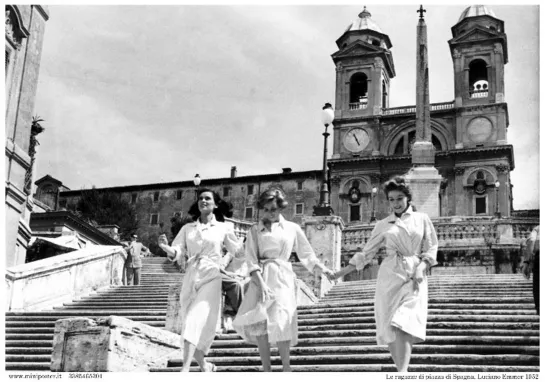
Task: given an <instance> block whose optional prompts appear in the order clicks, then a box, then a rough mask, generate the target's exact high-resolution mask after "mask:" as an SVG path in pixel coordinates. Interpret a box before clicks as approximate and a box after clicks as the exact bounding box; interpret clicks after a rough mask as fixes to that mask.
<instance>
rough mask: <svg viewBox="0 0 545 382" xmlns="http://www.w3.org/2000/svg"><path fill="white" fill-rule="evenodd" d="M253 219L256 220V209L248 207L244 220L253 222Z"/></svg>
mask: <svg viewBox="0 0 545 382" xmlns="http://www.w3.org/2000/svg"><path fill="white" fill-rule="evenodd" d="M253 218H254V208H253V207H246V211H245V213H244V219H246V220H252V219H253Z"/></svg>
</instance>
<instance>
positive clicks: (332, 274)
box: [322, 268, 337, 281]
mask: <svg viewBox="0 0 545 382" xmlns="http://www.w3.org/2000/svg"><path fill="white" fill-rule="evenodd" d="M322 274H324V275H325V276H326V277H327V279H328V280H329V281H335V280H336V279H337V278H336V277H335V272H333V271H332V270H331V269H329V268H324V269H323V270H322Z"/></svg>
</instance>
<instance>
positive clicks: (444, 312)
mask: <svg viewBox="0 0 545 382" xmlns="http://www.w3.org/2000/svg"><path fill="white" fill-rule="evenodd" d="M347 314H350V316H351V317H354V316H358V317H366V316H372V317H374V315H375V312H374V310H371V309H370V310H363V309H362V310H358V311H351V312H342V313H315V314H308V313H307V314H301V315H300V317H301V318H302V319H305V320H306V319H308V320H310V319H314V318H326V317H328V318H338V317H346V315H347ZM452 315H491V316H495V315H534V316H535V315H536V312H535V310H534V311H532V310H477V309H475V310H469V309H468V310H456V309H428V317H429V316H452Z"/></svg>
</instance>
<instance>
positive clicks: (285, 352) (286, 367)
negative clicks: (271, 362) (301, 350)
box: [278, 341, 291, 372]
mask: <svg viewBox="0 0 545 382" xmlns="http://www.w3.org/2000/svg"><path fill="white" fill-rule="evenodd" d="M278 352H279V353H280V359H281V360H282V371H284V372H286V371H291V366H290V341H278Z"/></svg>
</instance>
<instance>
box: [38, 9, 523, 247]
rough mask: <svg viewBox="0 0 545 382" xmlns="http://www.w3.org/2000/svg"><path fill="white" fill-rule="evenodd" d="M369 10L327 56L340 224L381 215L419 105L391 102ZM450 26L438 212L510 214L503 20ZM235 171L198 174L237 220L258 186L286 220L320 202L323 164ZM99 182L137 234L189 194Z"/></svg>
mask: <svg viewBox="0 0 545 382" xmlns="http://www.w3.org/2000/svg"><path fill="white" fill-rule="evenodd" d="M371 16H372V15H371V13H370V12H368V11H367V9H364V10H363V11H362V12H361V13H360V14H359V15H358V18H357V20H356V21H355V22H353V23H352V24H350V25H349V27H348V28H347V29H346V31H345V32H344V33H343V34H342V35H341V36H340V37H339V38H338V39H337V41H336V43H337V46H338V51H337V52H335V53H334V54H333V55H332V59H333V63H334V65H335V73H336V95H335V111H334V112H335V119H334V121H333V134H332V138H333V153H332V155H331V157H330V158H329V159H328V160H327V164H328V167H329V177H328V179H329V181H330V184H329V190H330V192H331V197H330V199H331V207H332V209H333V212H334V215H337V216H340V217H341V218H342V219H343V221H344V222H345V224H346V225H347V226H353V225H362V224H368V223H370V222H372V221H374V220H375V219H377V220H378V219H381V218H383V217H385V216H386V215H388V213H389V211H388V203H387V201H386V199H385V196H384V195H383V193H382V191H381V184H382V183H383V182H384V181H386V180H387V179H389V178H391V177H392V176H395V175H404V174H406V173H407V172H408V170H409V169H410V168H411V167H412V163H411V147H412V144H413V142H414V141H415V129H416V128H415V123H416V121H415V110H416V107H415V106H403V107H393V108H392V107H390V105H389V96H390V84H391V81H392V80H393V79H394V78H395V75H396V73H395V67H394V57H393V54H392V52H391V51H390V49H391V47H392V43H391V41H390V39H389V37H388V35H387V34H386V33H384V32H383V31H382V30H381V29H380V27H379V26H378V24H377V23H376V22H375V21H374V20H373V19H372V17H371ZM451 30H452V39H450V40H449V41H448V44H449V46H450V52H451V56H452V64H453V68H454V76H453V78H452V81H454V85H455V86H454V88H455V94H454V100H450V101H446V102H442V103H436V104H431V105H430V116H431V141H432V143H433V146H434V148H435V168H437V170H438V171H439V174H440V175H441V177H442V181H441V187H440V191H439V205H440V208H439V215H440V216H481V215H482V216H494V215H497V216H498V215H501V216H503V217H509V216H510V215H511V212H512V185H511V181H510V172H511V171H512V170H513V169H514V158H513V147H512V145H510V144H508V142H507V140H506V133H507V128H508V125H509V116H508V108H507V104H506V103H505V101H504V94H505V93H504V92H505V90H504V65H505V64H507V61H508V60H507V59H508V52H507V36H506V33H505V28H504V23H503V21H502V20H500V19H498V18H497V17H496V16H495V15H494V13H493V11H492V10H490V9H489V8H488V7H485V6H471V7H468V8H467V9H466V10H465V11H464V12H463V13H462V15H461V16H460V19H459V21H458V23H456V25H454V26H452V28H451ZM445 43H447V42H445ZM432 69H433V68H432ZM234 171H235V174H233V169H232V171H231V176H230V177H226V178H219V179H210V180H207V179H204V180H203V182H202V184H201V186H205V187H209V188H212V189H214V190H216V191H218V192H219V194H220V196H222V197H224V198H225V199H227V200H229V201H231V202H232V203H233V205H234V207H235V216H234V217H235V218H236V219H240V220H250V221H255V220H257V219H258V218H259V212H258V211H257V208H256V203H255V202H256V199H257V195H259V193H260V192H262V191H264V190H265V189H267V188H268V187H271V186H275V187H280V188H282V189H284V190H285V191H286V194H287V196H288V200H289V202H290V207H289V211H286V213H285V216H286V218H288V219H290V220H294V221H296V222H299V223H300V221H301V218H302V216H304V215H311V214H312V208H313V207H314V206H316V205H317V204H318V201H319V196H320V185H321V181H322V171H321V170H316V171H304V172H292V171H291V169H284V170H283V172H282V173H278V174H264V175H255V176H240V177H239V176H236V168H235V169H234ZM47 184H48V185H51V182H48V183H47ZM105 190H110V191H115V192H119V193H121V194H122V196H123V197H124V198H127V199H128V200H131V202H132V203H133V204H134V206H135V208H136V210H137V214H138V216H139V218H140V221H141V224H142V225H141V229H140V230H139V231H141V232H139V233H140V235H141V237H142V238H143V241H144V242H145V241H146V239H145V238H149V239H150V240H151V239H152V238H153V237H155V236H156V235H157V234H158V233H159V232H161V231H164V230H167V231H168V226H169V225H170V224H169V221H170V218H171V217H172V216H173V215H174V214H175V213H181V214H182V215H186V214H187V210H188V209H189V206H190V205H191V203H192V202H193V201H194V200H195V186H194V185H193V182H192V181H190V180H188V181H182V182H176V183H163V184H149V185H134V186H126V187H113V188H108V189H105ZM39 192H40V185H38V193H39ZM49 192H52V191H51V190H49ZM79 193H80V191H75V190H74V191H69V190H64V191H60V192H59V196H58V197H59V207H60V208H63V207H64V208H66V207H69V206H70V205H73V204H74V203H76V202H77V198H78V195H79ZM416 207H417V208H418V206H416ZM160 223H164V225H165V226H162V225H161V224H160Z"/></svg>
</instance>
